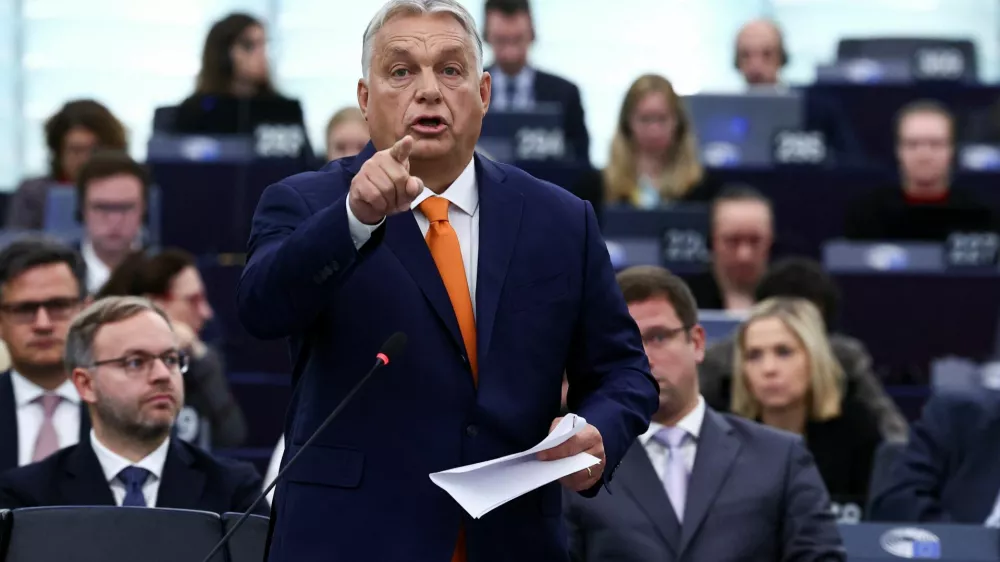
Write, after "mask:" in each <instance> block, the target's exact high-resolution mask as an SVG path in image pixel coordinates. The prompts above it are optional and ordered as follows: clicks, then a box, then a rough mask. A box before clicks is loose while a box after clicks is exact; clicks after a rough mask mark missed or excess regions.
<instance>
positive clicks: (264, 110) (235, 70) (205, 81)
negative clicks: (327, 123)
mask: <svg viewBox="0 0 1000 562" xmlns="http://www.w3.org/2000/svg"><path fill="white" fill-rule="evenodd" d="M261 124H269V125H276V124H280V125H299V126H301V127H302V131H303V133H304V131H305V126H304V119H303V115H302V106H301V105H300V104H299V102H298V101H297V100H293V99H290V98H286V97H284V96H282V95H281V94H280V93H278V91H277V90H276V89H275V87H274V85H273V83H272V81H271V69H270V62H269V60H268V53H267V35H266V32H265V30H264V24H263V23H262V22H261V21H260V20H258V19H257V18H255V17H253V16H251V15H248V14H243V13H235V14H231V15H229V16H227V17H225V18H223V19H221V20H219V21H218V22H216V23H215V25H213V26H212V28H211V29H210V30H209V32H208V37H207V38H206V39H205V46H204V49H203V51H202V56H201V70H200V71H199V72H198V79H197V82H196V85H195V91H194V94H193V95H191V96H190V97H188V98H187V99H186V100H184V101H183V102H182V103H181V105H180V107H179V108H178V110H177V118H176V121H175V124H174V127H175V129H176V132H178V133H188V134H252V133H254V132H255V130H256V129H257V127H258V125H261ZM307 144H308V143H307Z"/></svg>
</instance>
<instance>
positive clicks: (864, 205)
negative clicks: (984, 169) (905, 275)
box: [844, 100, 998, 242]
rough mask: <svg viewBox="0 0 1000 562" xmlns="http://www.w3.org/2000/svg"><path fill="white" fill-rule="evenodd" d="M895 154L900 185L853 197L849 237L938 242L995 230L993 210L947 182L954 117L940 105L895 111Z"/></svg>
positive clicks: (952, 155)
mask: <svg viewBox="0 0 1000 562" xmlns="http://www.w3.org/2000/svg"><path fill="white" fill-rule="evenodd" d="M896 158H897V159H898V161H899V177H900V183H901V185H896V186H892V187H888V188H883V189H878V190H874V191H873V192H872V193H870V194H868V195H865V196H863V197H861V198H860V199H859V200H857V201H855V202H854V204H853V206H852V207H851V208H850V209H849V210H848V214H847V222H846V225H845V226H844V232H845V234H846V236H847V237H848V238H852V239H858V240H913V241H915V240H926V241H937V242H943V241H945V240H946V239H947V238H948V236H949V235H950V234H951V233H952V232H955V231H966V232H969V231H980V232H997V231H998V228H997V227H998V222H997V213H996V211H995V210H994V209H991V208H990V207H988V206H986V205H984V204H982V203H981V202H980V201H978V200H977V198H976V197H975V196H974V195H973V194H971V193H969V192H968V191H966V190H964V189H962V188H961V187H955V186H952V165H953V163H954V159H955V118H954V116H953V115H952V113H951V112H950V111H949V110H948V109H947V108H945V107H944V106H943V105H941V104H940V103H938V102H936V101H933V100H918V101H915V102H913V103H911V104H909V105H907V106H905V107H903V109H901V110H900V112H899V115H898V117H897V120H896Z"/></svg>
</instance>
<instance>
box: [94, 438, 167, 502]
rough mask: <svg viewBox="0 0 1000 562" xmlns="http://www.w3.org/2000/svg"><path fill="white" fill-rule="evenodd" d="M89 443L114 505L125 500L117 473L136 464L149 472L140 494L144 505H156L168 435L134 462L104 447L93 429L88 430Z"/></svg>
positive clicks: (123, 489)
mask: <svg viewBox="0 0 1000 562" xmlns="http://www.w3.org/2000/svg"><path fill="white" fill-rule="evenodd" d="M90 445H91V447H93V448H94V454H96V455H97V462H99V463H101V469H102V470H103V471H104V478H105V479H106V480H107V481H108V485H109V486H111V493H112V494H113V495H114V496H115V505H119V506H120V505H121V504H122V502H124V501H125V483H124V482H122V481H121V480H119V479H118V473H119V472H121V471H122V470H123V469H125V468H128V467H130V466H137V467H139V468H145V469H146V470H148V471H149V472H150V476H149V478H147V479H146V483H145V484H143V485H142V495H143V496H144V497H145V498H146V507H156V499H157V497H158V496H159V493H160V480H161V479H162V478H163V465H164V464H166V462H167V450H168V449H169V448H170V438H169V437H168V438H166V439H164V440H163V443H161V444H160V446H159V447H157V448H156V450H154V451H153V452H152V453H150V454H148V455H146V456H145V457H144V458H143V459H142V460H140V461H139V462H136V463H133V462H132V461H130V460H128V459H126V458H125V457H122V456H121V455H119V454H118V453H115V452H114V451H112V450H111V449H108V448H107V447H105V446H104V444H103V443H101V442H100V440H98V439H97V435H95V434H94V431H93V430H91V431H90Z"/></svg>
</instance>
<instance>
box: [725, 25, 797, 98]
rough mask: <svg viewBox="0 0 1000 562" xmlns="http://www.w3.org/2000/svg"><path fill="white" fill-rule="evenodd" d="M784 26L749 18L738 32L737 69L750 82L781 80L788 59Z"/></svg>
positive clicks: (759, 82)
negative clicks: (783, 33) (783, 31)
mask: <svg viewBox="0 0 1000 562" xmlns="http://www.w3.org/2000/svg"><path fill="white" fill-rule="evenodd" d="M787 60H788V59H787V56H786V53H785V44H784V40H783V39H782V36H781V30H779V29H778V26H776V25H775V24H774V23H773V22H770V21H768V20H763V19H756V20H752V21H750V22H747V23H746V24H745V25H744V26H743V27H742V28H740V32H739V33H738V34H737V35H736V69H737V70H739V71H740V74H741V75H743V79H744V80H745V81H746V83H747V85H749V86H758V85H773V84H777V83H778V74H779V73H780V72H781V67H782V66H784V65H785V62H786V61H787Z"/></svg>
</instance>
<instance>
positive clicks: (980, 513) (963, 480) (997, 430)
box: [870, 390, 1000, 527]
mask: <svg viewBox="0 0 1000 562" xmlns="http://www.w3.org/2000/svg"><path fill="white" fill-rule="evenodd" d="M998 435H1000V394H998V393H997V392H995V391H992V390H982V391H976V392H969V393H965V392H954V393H951V392H944V393H936V394H934V395H933V396H931V398H930V400H928V401H927V404H926V405H925V406H924V411H923V413H922V414H921V416H920V419H919V420H917V421H916V422H914V424H913V426H912V428H911V431H910V439H909V442H908V443H907V445H906V449H905V451H904V452H903V453H902V454H901V455H900V457H899V458H898V459H896V461H895V462H894V463H893V464H892V468H891V470H890V472H889V478H887V479H886V486H885V487H884V488H883V489H880V490H872V494H873V495H874V500H873V501H872V507H871V513H870V518H871V519H872V520H874V521H890V522H913V523H961V524H967V525H983V524H985V525H986V526H989V527H1000V440H998V439H997V436H998Z"/></svg>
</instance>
